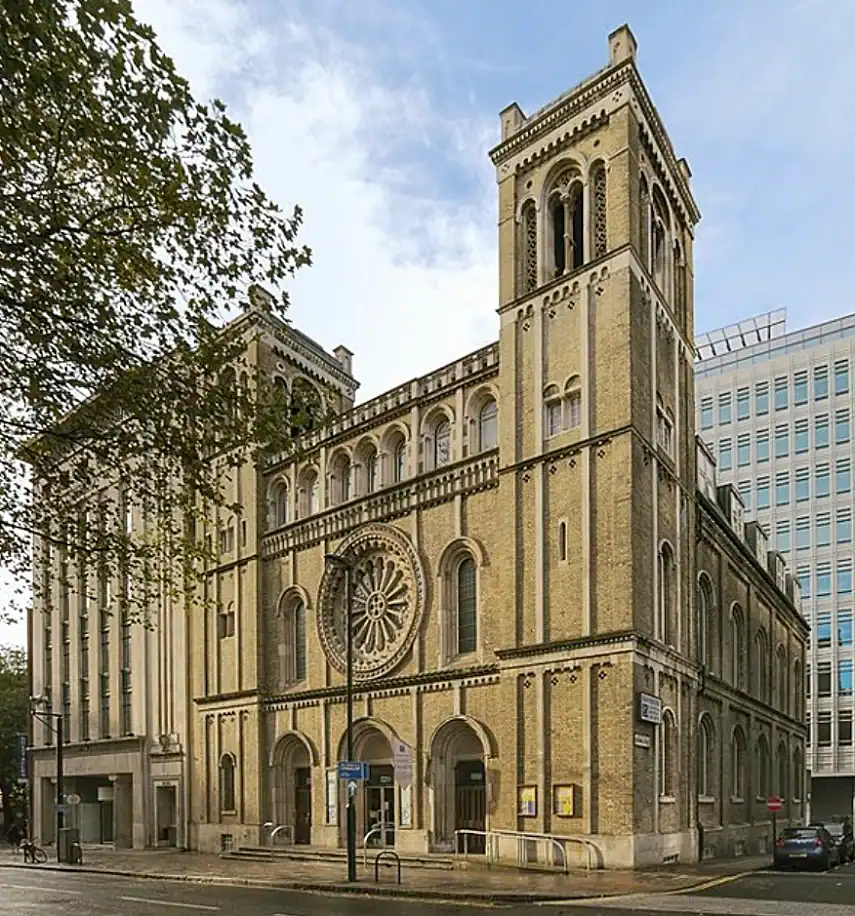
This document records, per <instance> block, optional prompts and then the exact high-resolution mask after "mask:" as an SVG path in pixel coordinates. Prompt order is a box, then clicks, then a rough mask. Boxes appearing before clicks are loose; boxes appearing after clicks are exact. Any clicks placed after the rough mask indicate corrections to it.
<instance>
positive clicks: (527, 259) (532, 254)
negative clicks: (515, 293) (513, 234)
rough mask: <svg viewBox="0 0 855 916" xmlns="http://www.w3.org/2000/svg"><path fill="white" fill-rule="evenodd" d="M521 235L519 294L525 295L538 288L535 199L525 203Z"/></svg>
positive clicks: (521, 221)
mask: <svg viewBox="0 0 855 916" xmlns="http://www.w3.org/2000/svg"><path fill="white" fill-rule="evenodd" d="M520 236H521V237H520V252H521V257H520V283H519V294H520V295H521V296H524V295H525V294H526V293H530V292H533V291H534V290H535V289H537V211H536V209H535V206H534V201H533V200H529V201H526V203H525V204H523V208H522V214H521V219H520Z"/></svg>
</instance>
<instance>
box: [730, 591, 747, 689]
mask: <svg viewBox="0 0 855 916" xmlns="http://www.w3.org/2000/svg"><path fill="white" fill-rule="evenodd" d="M744 629H745V624H744V622H743V619H742V609H741V608H740V607H739V605H738V604H734V605H733V607H732V608H731V611H730V676H731V680H732V683H733V686H734V687H740V688H742V687H744V686H745V667H744V666H745V639H744V636H743V633H744Z"/></svg>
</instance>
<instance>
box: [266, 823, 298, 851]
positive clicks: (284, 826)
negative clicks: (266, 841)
mask: <svg viewBox="0 0 855 916" xmlns="http://www.w3.org/2000/svg"><path fill="white" fill-rule="evenodd" d="M280 830H291V831H293V828H292V827H291V825H290V824H280V825H279V826H278V827H274V828H273V832H272V833H271V834H270V845H271V846H275V845H276V834H277V833H279V831H280ZM290 836H291V839H292V841H293V839H294V834H293V832H292V833H291V834H290ZM291 845H292V846H293V845H294V844H293V842H292V843H291Z"/></svg>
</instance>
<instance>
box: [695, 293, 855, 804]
mask: <svg viewBox="0 0 855 916" xmlns="http://www.w3.org/2000/svg"><path fill="white" fill-rule="evenodd" d="M696 348H697V361H696V363H695V378H696V397H697V404H696V410H697V415H696V423H697V431H698V433H699V434H700V435H701V436H702V437H703V438H704V440H705V441H706V442H707V443H708V444H709V446H710V447H711V448H712V450H713V451H714V453H715V456H716V459H717V462H718V480H719V482H720V483H730V482H732V483H734V484H735V485H736V487H737V489H738V490H739V493H740V494H741V495H742V498H743V500H744V502H745V507H746V518H749V519H755V520H756V521H757V522H758V523H759V524H760V525H761V526H762V528H763V529H764V531H765V532H766V534H767V535H768V536H769V540H770V546H772V547H774V548H775V549H777V550H778V551H780V552H781V553H782V554H783V555H784V557H785V558H786V561H787V564H788V566H789V567H790V568H791V569H793V570H795V571H796V574H797V576H798V578H799V581H800V583H801V586H802V596H803V604H802V607H803V613H804V614H805V615H806V617H807V619H808V622H809V623H810V625H811V631H812V632H811V651H810V665H809V667H808V670H807V672H806V683H805V690H806V692H807V697H808V700H807V707H806V708H807V710H808V716H809V726H810V746H809V752H808V755H807V761H808V768H809V770H810V775H811V805H810V814H811V816H812V817H815V818H816V817H827V816H830V815H836V814H852V813H853V810H855V746H853V731H852V729H853V726H852V716H853V663H855V649H853V630H852V613H853V606H855V605H853V590H852V589H853V581H852V566H853V559H855V551H853V543H852V511H853V489H852V459H853V454H852V422H853V417H852V392H853V379H852V372H853V356H855V315H850V316H847V317H845V318H840V319H836V320H834V321H829V322H826V323H824V324H820V325H816V326H814V327H810V328H805V329H803V330H800V331H795V332H792V333H789V334H788V333H787V332H786V314H785V312H784V311H783V310H781V311H777V312H770V313H768V314H766V315H762V316H759V317H757V318H752V319H749V320H747V321H744V322H741V323H740V324H738V325H735V326H732V327H729V328H724V329H721V330H719V331H713V332H710V333H708V334H704V335H702V336H700V337H699V338H698V339H697V340H696Z"/></svg>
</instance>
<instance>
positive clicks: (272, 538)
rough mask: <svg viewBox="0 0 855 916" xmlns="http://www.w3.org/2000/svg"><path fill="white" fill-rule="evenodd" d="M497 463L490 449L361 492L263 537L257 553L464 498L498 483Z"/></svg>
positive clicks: (283, 549) (332, 536) (272, 553)
mask: <svg viewBox="0 0 855 916" xmlns="http://www.w3.org/2000/svg"><path fill="white" fill-rule="evenodd" d="M498 465H499V459H498V450H497V449H493V450H491V451H489V452H484V453H481V454H478V455H475V456H474V457H472V458H464V459H463V460H461V461H458V462H455V463H454V464H450V465H447V466H446V467H443V468H440V469H438V470H435V471H428V472H427V473H425V474H420V475H419V476H417V477H413V478H412V479H410V480H407V481H405V482H403V483H400V484H395V485H394V486H391V487H387V488H385V489H383V490H380V491H379V492H378V493H371V494H370V495H368V496H362V497H360V498H359V499H355V500H353V501H351V502H349V503H347V504H346V505H344V506H335V507H333V508H331V509H326V510H324V511H323V512H319V513H318V514H316V515H312V516H311V517H310V518H306V519H298V520H297V521H295V522H291V523H290V524H288V525H286V526H284V527H283V528H281V529H279V530H277V531H275V532H273V533H272V534H267V535H265V536H264V538H263V540H262V545H261V554H262V556H263V557H265V558H266V559H270V558H272V557H277V556H281V555H282V554H284V553H287V552H288V551H290V550H299V549H301V548H304V547H308V546H310V545H312V544H316V543H319V542H321V541H324V540H327V539H337V538H340V537H343V536H344V535H346V534H347V533H348V532H350V531H352V530H353V529H355V528H358V527H359V526H360V525H364V524H366V523H367V522H375V521H389V520H390V519H393V518H400V517H401V516H405V515H409V514H410V513H411V512H413V511H416V510H418V509H426V508H428V507H429V506H435V505H439V504H440V503H445V502H450V501H451V500H453V499H454V498H455V496H461V495H464V496H468V495H471V494H472V493H477V492H479V491H481V490H487V489H490V488H491V487H495V486H498V483H499V473H498Z"/></svg>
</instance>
